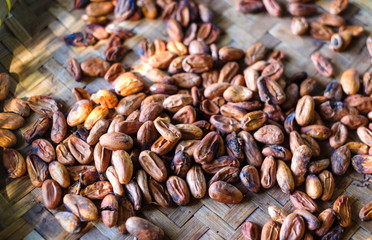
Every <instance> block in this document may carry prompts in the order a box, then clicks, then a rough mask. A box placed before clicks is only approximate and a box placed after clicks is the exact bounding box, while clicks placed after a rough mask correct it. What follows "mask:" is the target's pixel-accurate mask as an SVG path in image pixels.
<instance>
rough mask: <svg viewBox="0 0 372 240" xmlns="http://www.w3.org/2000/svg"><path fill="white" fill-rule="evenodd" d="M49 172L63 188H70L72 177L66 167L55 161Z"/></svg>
mask: <svg viewBox="0 0 372 240" xmlns="http://www.w3.org/2000/svg"><path fill="white" fill-rule="evenodd" d="M48 170H49V173H50V176H51V177H52V179H53V180H55V181H56V182H57V183H58V184H59V185H60V186H61V187H62V188H67V187H68V186H70V176H69V174H68V172H67V169H66V167H65V166H63V165H62V164H61V163H60V162H57V161H53V162H51V163H49V166H48Z"/></svg>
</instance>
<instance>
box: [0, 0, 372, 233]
mask: <svg viewBox="0 0 372 240" xmlns="http://www.w3.org/2000/svg"><path fill="white" fill-rule="evenodd" d="M349 1H350V7H349V8H348V9H347V11H346V12H345V13H344V14H343V16H344V17H345V18H346V19H347V21H348V22H349V23H351V24H355V25H363V26H364V27H365V29H366V34H364V35H363V36H362V37H360V38H358V39H353V41H352V44H351V46H350V47H349V48H348V49H347V51H345V52H342V53H338V52H334V51H332V50H330V49H329V47H328V43H327V42H324V41H319V40H315V39H313V38H312V37H311V36H303V37H299V36H294V35H293V34H291V32H290V29H289V26H290V22H291V18H290V17H289V16H288V15H287V16H286V17H283V18H273V17H271V16H269V15H268V14H267V13H261V14H255V15H243V14H241V13H239V12H237V10H236V7H235V6H236V2H237V0H196V2H203V3H205V4H206V5H207V6H208V7H209V8H210V9H212V11H213V12H214V15H215V23H216V24H217V25H218V26H219V27H220V28H221V29H222V32H223V34H222V35H221V37H220V40H219V42H218V45H219V46H222V45H232V46H236V47H239V48H242V49H247V48H248V47H249V46H250V45H251V44H253V43H255V42H257V41H261V42H263V43H264V44H265V45H266V47H268V48H270V49H275V50H282V51H283V52H284V53H285V55H286V59H285V74H286V76H289V75H291V74H292V73H295V72H298V71H306V72H308V74H309V76H312V77H314V78H316V79H317V80H318V88H319V89H323V88H324V85H325V84H326V83H327V82H328V81H330V80H332V79H328V78H324V77H322V76H321V75H319V74H318V73H317V72H316V70H315V69H314V67H313V65H312V64H311V61H310V55H311V54H312V53H313V52H315V51H319V52H320V53H321V54H322V55H324V56H325V57H327V58H328V59H330V60H331V62H332V63H333V65H334V67H335V72H336V74H335V77H334V78H335V79H339V77H340V75H341V74H342V72H343V71H344V70H346V69H348V68H356V69H357V70H358V72H359V73H361V74H362V73H364V72H366V71H368V70H369V71H372V66H371V57H370V56H369V55H368V51H367V48H366V45H365V42H366V38H367V36H368V35H369V34H371V32H372V1H371V0H349ZM316 4H317V5H318V7H319V11H320V12H327V11H328V5H329V1H328V0H318V1H317V2H316ZM0 6H2V5H0ZM82 14H84V10H83V9H79V10H75V9H73V1H71V0H70V1H68V0H55V1H49V0H18V1H17V3H16V4H15V5H14V6H13V9H12V15H11V18H10V19H8V20H9V22H7V23H6V25H7V28H4V26H3V27H2V28H1V31H0V72H9V73H10V74H11V76H12V86H11V94H12V95H13V96H17V97H20V98H22V97H29V96H33V95H50V96H53V97H55V98H57V99H58V100H59V101H61V102H62V103H63V105H64V106H71V105H72V104H74V102H75V98H74V97H73V95H72V93H71V90H72V89H73V88H74V87H83V88H86V89H87V90H88V91H89V92H95V91H97V90H99V89H106V88H108V87H109V86H110V84H109V83H107V82H106V81H105V80H104V79H95V80H87V81H83V82H76V81H74V79H73V78H72V76H71V75H70V74H69V73H68V72H67V70H66V65H67V60H68V59H69V58H70V57H75V58H77V59H78V61H79V62H81V61H83V60H85V59H88V58H90V57H96V56H98V57H104V56H103V50H104V48H105V45H106V42H107V40H102V41H100V42H99V43H98V44H96V45H95V46H93V47H87V48H77V47H69V46H67V45H66V44H65V43H64V41H63V36H65V35H66V34H69V33H72V32H76V31H80V30H82V29H83V28H84V25H85V24H84V22H83V21H82V20H81V19H80V16H81V15H82ZM121 25H123V26H125V27H126V28H128V29H132V30H133V31H134V33H135V36H134V37H132V38H130V39H128V40H126V42H125V45H126V46H127V47H128V48H130V49H133V50H132V51H131V52H130V53H129V54H128V55H127V56H126V57H125V59H124V60H123V63H124V64H128V65H135V64H136V63H140V60H139V56H138V46H137V44H138V42H139V41H140V40H142V39H143V38H145V37H147V38H150V39H155V38H162V39H166V38H167V34H166V31H165V27H164V23H163V22H162V21H161V20H160V19H157V20H140V21H135V22H123V23H121ZM17 26H18V27H21V30H22V31H21V32H20V33H19V34H17V29H19V28H18V27H17ZM22 28H23V29H22ZM10 29H11V30H14V31H10ZM14 32H15V33H16V34H14ZM65 110H66V111H67V110H68V109H65ZM36 117H37V116H36V115H33V116H32V117H30V118H29V119H28V122H27V124H26V126H25V127H24V128H22V129H21V131H20V132H19V133H18V135H19V138H18V139H19V141H21V137H20V136H21V134H22V133H21V132H23V131H24V130H25V129H26V128H27V127H28V126H29V123H31V122H32V121H33V120H35V119H36ZM18 146H19V149H20V150H21V151H22V152H23V153H26V152H27V151H29V149H28V148H27V147H26V144H25V143H18ZM1 174H2V177H1V180H0V186H1V188H0V239H23V238H25V239H77V238H81V239H133V237H131V236H129V235H122V234H118V233H117V232H116V230H115V228H112V229H110V228H107V227H105V226H104V225H103V224H102V222H101V221H99V222H94V223H89V224H88V226H87V227H86V228H85V229H84V231H83V232H81V233H79V234H68V233H67V232H65V231H64V230H63V229H62V227H61V226H60V225H59V224H58V222H57V220H56V219H55V218H54V216H53V214H55V213H56V211H49V210H47V209H46V208H45V207H44V205H43V204H42V201H41V189H40V188H35V187H33V186H32V184H31V183H30V180H29V177H28V176H27V175H26V176H24V177H22V178H19V179H16V180H10V179H9V178H7V177H6V176H5V174H4V172H3V171H2V172H1ZM335 180H336V189H335V192H334V195H333V198H332V199H331V200H330V201H328V202H321V201H318V204H319V208H320V211H321V210H323V209H325V208H327V207H329V206H331V204H332V203H333V201H334V200H335V199H336V198H337V197H338V196H339V195H341V194H346V195H348V196H349V197H350V200H351V205H352V219H353V221H352V225H351V227H349V228H347V229H346V230H345V232H344V233H343V239H354V240H364V239H367V238H368V237H372V234H371V233H372V223H371V222H362V221H361V220H360V219H359V217H358V213H359V210H360V209H361V207H362V206H363V205H365V204H366V203H368V202H370V201H372V185H371V184H368V182H367V183H366V182H363V181H362V182H361V180H363V176H362V175H358V174H356V173H355V171H354V170H353V169H352V168H349V171H348V172H347V174H346V175H344V176H341V177H336V179H335ZM270 205H276V206H279V207H282V208H284V209H285V210H287V211H289V212H291V211H292V210H293V208H294V207H293V205H292V203H291V202H290V201H289V197H288V195H287V194H284V193H283V192H281V190H280V189H279V188H278V187H274V188H272V189H270V190H268V191H261V192H260V193H258V194H254V193H247V196H246V197H245V198H244V200H243V202H241V203H239V204H235V205H229V204H223V203H218V202H216V201H213V200H211V199H210V198H208V197H205V198H203V199H202V200H200V201H196V200H193V201H192V202H191V204H190V205H189V206H184V207H177V208H171V209H163V208H160V207H155V206H148V207H146V208H145V209H144V210H143V211H141V215H142V216H143V217H146V218H147V219H149V220H151V221H152V222H153V223H154V224H156V225H158V226H159V227H161V228H162V229H163V230H164V231H165V233H166V236H167V238H169V239H204V240H205V239H216V240H218V239H242V238H243V237H242V234H241V225H242V224H243V223H244V222H245V221H252V222H254V223H256V224H258V226H259V229H261V228H262V226H263V224H264V223H265V222H267V221H268V220H270V216H269V215H268V213H267V207H268V206H270Z"/></svg>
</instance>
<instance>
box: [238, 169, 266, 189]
mask: <svg viewBox="0 0 372 240" xmlns="http://www.w3.org/2000/svg"><path fill="white" fill-rule="evenodd" d="M239 177H240V181H241V182H242V183H243V185H244V186H245V187H246V188H247V189H248V190H249V191H251V192H259V191H260V187H261V185H260V176H259V175H258V171H257V169H256V168H255V167H253V166H250V165H247V166H244V167H243V168H242V170H241V172H240V174H239Z"/></svg>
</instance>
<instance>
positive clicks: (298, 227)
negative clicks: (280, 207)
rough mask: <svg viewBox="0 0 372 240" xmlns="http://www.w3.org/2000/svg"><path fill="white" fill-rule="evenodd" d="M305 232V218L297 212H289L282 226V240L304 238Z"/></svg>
mask: <svg viewBox="0 0 372 240" xmlns="http://www.w3.org/2000/svg"><path fill="white" fill-rule="evenodd" d="M304 234H305V221H304V219H303V218H302V217H301V216H300V215H298V214H296V213H291V214H289V215H288V216H287V217H286V218H285V219H284V222H283V224H282V227H281V228H280V237H279V239H280V240H285V239H302V237H303V236H304Z"/></svg>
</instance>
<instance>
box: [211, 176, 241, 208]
mask: <svg viewBox="0 0 372 240" xmlns="http://www.w3.org/2000/svg"><path fill="white" fill-rule="evenodd" d="M208 192H209V196H210V197H211V198H212V199H213V200H215V201H218V202H222V203H231V204H235V203H239V202H241V201H242V199H243V194H242V192H241V191H240V190H239V189H237V188H236V187H235V186H233V185H231V184H229V183H226V182H224V181H217V182H214V183H213V184H212V185H211V186H210V187H209V190H208Z"/></svg>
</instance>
